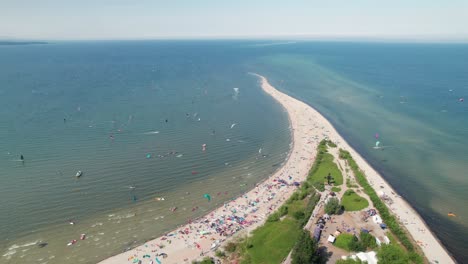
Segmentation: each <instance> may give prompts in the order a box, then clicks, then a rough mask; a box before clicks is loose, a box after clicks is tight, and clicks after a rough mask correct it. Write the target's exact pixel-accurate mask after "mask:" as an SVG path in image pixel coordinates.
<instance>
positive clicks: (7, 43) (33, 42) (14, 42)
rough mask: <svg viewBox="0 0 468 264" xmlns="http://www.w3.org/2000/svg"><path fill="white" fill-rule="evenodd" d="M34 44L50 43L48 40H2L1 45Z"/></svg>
mask: <svg viewBox="0 0 468 264" xmlns="http://www.w3.org/2000/svg"><path fill="white" fill-rule="evenodd" d="M34 44H48V43H47V42H42V41H5V40H4V41H2V40H0V45H34Z"/></svg>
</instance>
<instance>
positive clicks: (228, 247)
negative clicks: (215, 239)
mask: <svg viewBox="0 0 468 264" xmlns="http://www.w3.org/2000/svg"><path fill="white" fill-rule="evenodd" d="M236 248H237V244H236V243H233V242H229V243H227V245H226V246H225V247H224V249H225V250H226V251H227V252H230V253H232V252H234V251H236Z"/></svg>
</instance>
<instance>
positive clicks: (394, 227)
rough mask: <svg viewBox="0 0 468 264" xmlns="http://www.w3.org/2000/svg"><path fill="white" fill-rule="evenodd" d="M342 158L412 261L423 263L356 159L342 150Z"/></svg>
mask: <svg viewBox="0 0 468 264" xmlns="http://www.w3.org/2000/svg"><path fill="white" fill-rule="evenodd" d="M340 158H341V159H345V160H347V162H348V164H349V166H350V168H351V170H352V171H353V173H354V175H355V177H356V180H357V182H358V183H359V184H360V185H361V186H362V187H363V188H364V192H365V193H366V194H367V195H368V196H369V198H370V199H371V201H372V203H373V205H374V206H375V208H377V210H378V211H379V213H380V216H381V217H382V220H383V221H384V222H385V224H386V225H387V226H388V228H389V229H390V230H391V231H392V232H393V234H394V235H395V236H396V237H397V238H398V240H399V241H400V242H401V244H402V245H403V246H404V247H405V248H406V250H408V252H409V256H410V257H411V261H412V262H414V263H423V260H422V258H421V256H419V255H418V254H417V253H416V252H415V248H414V245H413V243H411V240H410V239H409V238H408V236H407V234H406V232H405V231H404V230H403V228H401V226H400V225H399V223H398V221H397V220H396V218H395V216H393V215H392V214H391V213H390V212H389V210H388V208H387V206H386V205H385V204H384V203H383V202H382V200H380V198H379V197H378V195H377V193H376V192H375V190H374V189H373V188H372V186H370V184H369V182H368V181H367V179H366V177H365V176H364V173H363V172H362V171H361V170H360V169H359V167H358V165H357V164H356V161H354V159H353V158H352V157H351V154H350V153H349V152H348V151H345V150H342V149H340ZM379 263H380V262H379Z"/></svg>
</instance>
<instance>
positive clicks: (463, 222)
mask: <svg viewBox="0 0 468 264" xmlns="http://www.w3.org/2000/svg"><path fill="white" fill-rule="evenodd" d="M270 49H273V47H270ZM274 49H275V54H268V55H265V56H262V57H261V58H258V59H257V60H256V61H255V63H254V65H253V66H252V68H256V69H257V71H260V72H261V73H262V74H265V75H266V76H267V77H269V78H270V80H271V81H272V83H273V85H274V86H276V87H278V88H279V89H280V90H282V91H284V92H286V93H288V94H290V95H293V96H295V97H296V98H298V99H301V100H304V101H305V102H307V103H309V104H310V105H312V106H314V107H315V108H317V109H318V110H319V111H320V112H322V113H323V114H324V115H325V116H326V117H327V118H328V119H329V120H330V121H331V122H332V123H333V124H334V125H335V127H336V128H337V129H338V130H339V131H340V133H341V134H342V135H343V136H344V137H345V139H346V140H347V141H348V142H349V143H350V144H351V145H352V146H353V147H355V148H356V149H357V150H358V151H359V153H361V155H363V156H364V157H365V158H366V159H367V160H368V161H369V162H370V163H371V164H372V165H373V166H374V167H375V168H377V169H378V170H379V171H380V172H381V173H382V174H383V176H384V177H385V179H387V181H389V182H390V183H391V185H392V186H394V187H395V188H396V189H397V190H398V192H399V193H400V194H402V196H404V197H405V199H407V200H408V201H409V202H410V204H412V206H413V207H414V208H415V209H416V210H417V211H418V212H419V213H420V214H421V215H422V216H423V218H424V219H425V221H426V222H427V223H428V224H429V226H430V227H431V229H432V230H433V231H434V232H435V234H436V235H437V236H438V237H439V239H440V240H441V241H442V242H443V244H444V245H445V246H446V247H447V248H448V249H449V251H450V252H451V253H452V254H453V255H454V257H456V258H457V260H459V261H461V262H463V260H466V259H468V255H467V251H466V244H467V243H468V240H467V237H468V221H467V219H468V212H467V211H466V210H465V208H466V202H467V198H466V196H465V194H466V193H467V192H468V178H467V177H466V171H467V170H468V151H467V148H466V144H465V143H464V142H465V141H466V139H467V138H468V105H467V104H466V102H460V101H459V99H460V98H465V99H466V97H468V45H457V44H383V43H381V44H376V43H372V44H371V43H296V44H294V45H291V47H288V48H287V49H286V48H283V47H281V48H280V47H279V46H277V47H275V48H274ZM280 49H281V50H280ZM259 68H261V69H262V70H258V69H259ZM376 133H378V134H379V141H380V142H381V145H383V146H388V147H387V148H385V150H384V151H380V150H374V149H373V148H372V147H373V146H374V144H375V141H376V139H375V134H376ZM449 212H453V213H455V214H457V217H456V218H449V217H448V216H447V213H449Z"/></svg>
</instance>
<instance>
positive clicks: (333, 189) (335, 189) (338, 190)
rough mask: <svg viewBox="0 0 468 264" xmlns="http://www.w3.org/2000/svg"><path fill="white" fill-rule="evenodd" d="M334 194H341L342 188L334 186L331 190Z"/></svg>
mask: <svg viewBox="0 0 468 264" xmlns="http://www.w3.org/2000/svg"><path fill="white" fill-rule="evenodd" d="M331 190H332V192H341V188H340V187H336V186H333V187H332V188H331Z"/></svg>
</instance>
